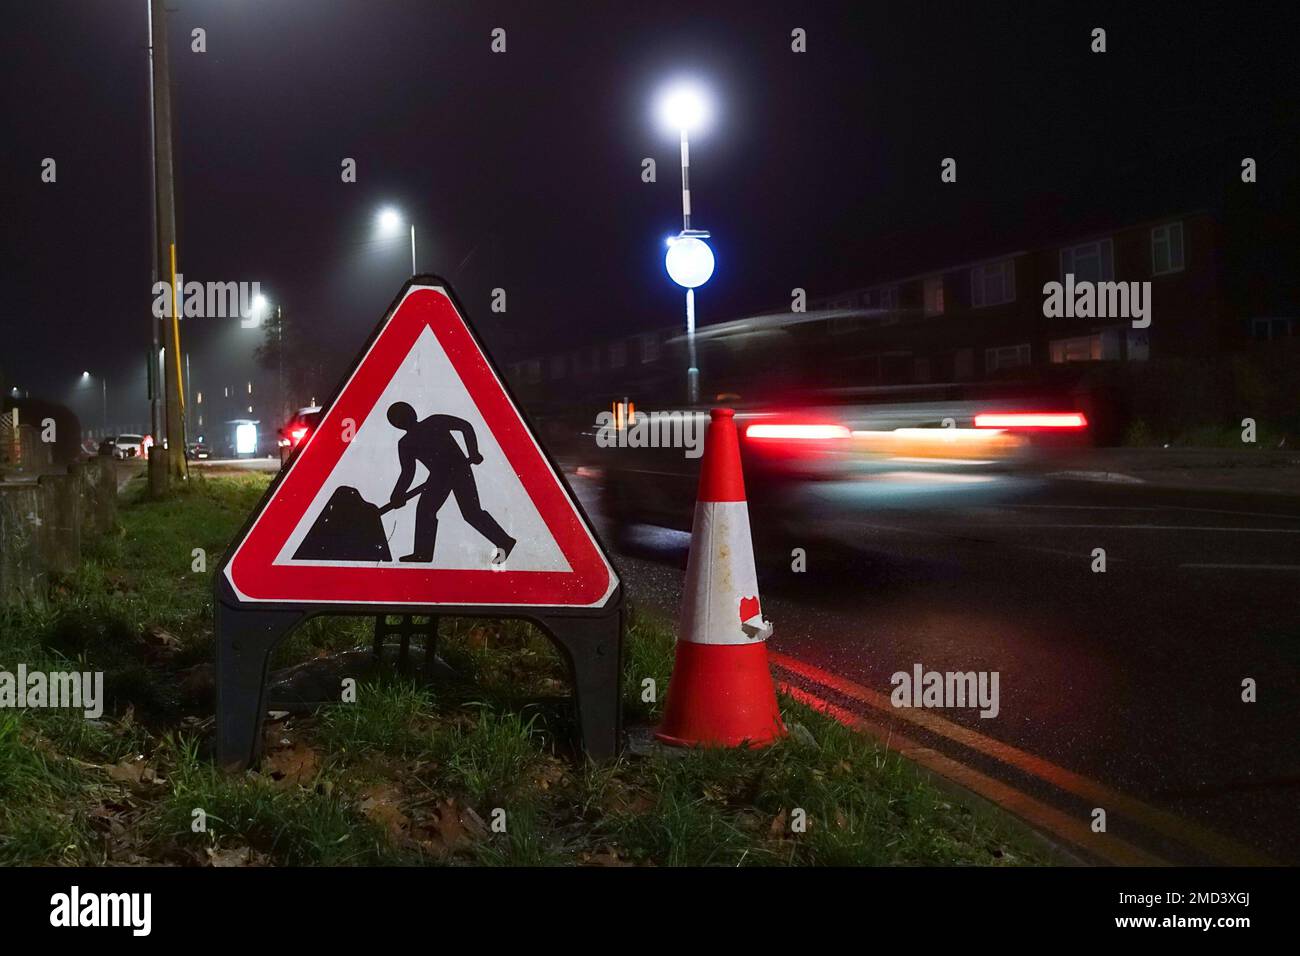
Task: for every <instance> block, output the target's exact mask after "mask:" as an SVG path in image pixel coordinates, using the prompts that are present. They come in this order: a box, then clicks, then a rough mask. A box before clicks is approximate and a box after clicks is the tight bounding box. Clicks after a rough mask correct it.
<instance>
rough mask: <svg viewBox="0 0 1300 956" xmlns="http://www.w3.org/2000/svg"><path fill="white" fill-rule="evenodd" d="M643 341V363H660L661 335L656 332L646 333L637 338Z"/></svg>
mask: <svg viewBox="0 0 1300 956" xmlns="http://www.w3.org/2000/svg"><path fill="white" fill-rule="evenodd" d="M637 338H638V339H640V341H641V363H642V364H643V365H644V364H645V363H647V362H657V361H659V335H658V333H655V332H646V333H645V334H644V335H639V336H637Z"/></svg>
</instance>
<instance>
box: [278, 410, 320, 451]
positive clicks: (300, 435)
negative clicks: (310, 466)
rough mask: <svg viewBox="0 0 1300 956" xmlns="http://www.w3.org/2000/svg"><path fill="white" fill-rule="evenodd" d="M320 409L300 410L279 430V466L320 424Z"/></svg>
mask: <svg viewBox="0 0 1300 956" xmlns="http://www.w3.org/2000/svg"><path fill="white" fill-rule="evenodd" d="M320 415H321V409H320V407H319V406H316V405H313V406H310V407H308V408H300V409H298V411H296V412H295V413H294V415H293V417H292V418H290V419H289V420H288V421H287V422H285V425H284V427H283V428H281V429H280V439H279V443H278V444H279V446H280V465H281V466H283V465H284V464H285V462H287V461H288V460H289V458H290V456H292V455H293V453H294V451H295V450H296V449H297V448H298V446H299V445H301V444H302V443H303V442H305V441H306V440H307V438H308V437H309V436H310V435H311V433H312V432H313V431H314V430H315V429H316V425H317V424H318V423H319V422H320Z"/></svg>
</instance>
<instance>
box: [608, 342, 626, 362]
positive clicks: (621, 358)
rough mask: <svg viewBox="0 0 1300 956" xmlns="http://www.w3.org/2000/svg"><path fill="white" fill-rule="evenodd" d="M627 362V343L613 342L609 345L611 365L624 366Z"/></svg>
mask: <svg viewBox="0 0 1300 956" xmlns="http://www.w3.org/2000/svg"><path fill="white" fill-rule="evenodd" d="M626 364H627V343H626V342H611V343H610V345H609V367H610V368H622V367H623V366H624V365H626Z"/></svg>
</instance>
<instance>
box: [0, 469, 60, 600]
mask: <svg viewBox="0 0 1300 956" xmlns="http://www.w3.org/2000/svg"><path fill="white" fill-rule="evenodd" d="M42 496H43V493H42V491H41V489H40V487H39V486H37V485H36V484H35V483H34V482H26V483H21V484H20V483H14V484H0V607H14V606H21V605H35V606H43V605H44V604H45V600H46V592H47V590H48V587H49V575H48V573H47V572H46V570H45V562H44V560H43V555H42V551H41V544H42V541H41V538H42V535H41V515H40V513H41V498H42Z"/></svg>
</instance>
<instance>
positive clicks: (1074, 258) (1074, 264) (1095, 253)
mask: <svg viewBox="0 0 1300 956" xmlns="http://www.w3.org/2000/svg"><path fill="white" fill-rule="evenodd" d="M1114 260H1115V251H1114V244H1113V243H1112V242H1111V241H1110V240H1109V239H1099V240H1097V241H1096V242H1085V243H1083V244H1082V245H1078V246H1071V247H1069V248H1068V249H1062V250H1061V278H1062V279H1064V278H1065V277H1066V276H1067V275H1070V274H1073V275H1074V279H1075V281H1076V282H1110V281H1111V280H1112V279H1114V278H1115V261H1114Z"/></svg>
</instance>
